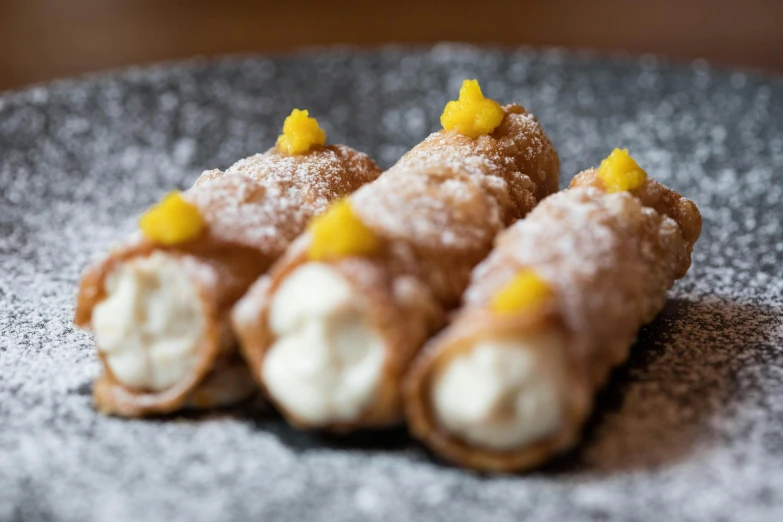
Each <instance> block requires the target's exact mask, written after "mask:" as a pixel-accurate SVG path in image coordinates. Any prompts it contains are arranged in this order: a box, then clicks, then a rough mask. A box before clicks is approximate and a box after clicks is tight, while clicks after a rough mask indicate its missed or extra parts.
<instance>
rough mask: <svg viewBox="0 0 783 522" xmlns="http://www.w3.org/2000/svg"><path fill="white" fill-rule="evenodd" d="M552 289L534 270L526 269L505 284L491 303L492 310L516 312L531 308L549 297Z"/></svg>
mask: <svg viewBox="0 0 783 522" xmlns="http://www.w3.org/2000/svg"><path fill="white" fill-rule="evenodd" d="M551 295H552V289H551V288H550V287H549V285H548V284H547V282H546V281H544V280H543V279H541V278H540V277H539V276H538V274H536V273H535V272H534V271H533V270H530V269H526V270H523V271H521V272H520V273H519V274H517V276H516V277H515V278H514V279H512V280H511V282H510V283H508V284H507V285H506V286H504V287H503V288H502V289H501V290H500V291H499V292H498V293H497V294H495V297H493V298H492V302H491V303H490V306H489V307H490V310H492V311H493V312H500V313H516V312H523V311H526V310H530V309H532V308H534V307H536V306H539V305H540V304H541V303H543V302H544V301H546V300H547V299H549V297H550V296H551Z"/></svg>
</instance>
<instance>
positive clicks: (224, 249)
mask: <svg viewBox="0 0 783 522" xmlns="http://www.w3.org/2000/svg"><path fill="white" fill-rule="evenodd" d="M379 174H380V169H379V168H378V167H377V165H375V163H374V162H373V161H372V160H371V159H369V158H368V157H367V156H366V155H364V154H361V153H358V152H356V151H353V150H352V149H350V148H348V147H344V146H339V145H333V146H329V147H319V148H318V149H317V150H314V151H311V152H309V153H308V154H305V155H301V156H283V155H281V154H280V153H279V152H278V151H277V150H276V149H272V150H270V151H269V152H267V153H266V154H259V155H257V156H252V157H250V158H246V159H244V160H241V161H240V162H238V163H237V164H235V165H234V166H233V167H231V168H230V169H229V170H228V171H226V172H225V173H223V172H221V171H219V170H213V171H207V172H205V173H204V174H202V176H201V177H200V178H199V179H198V180H197V182H196V184H195V185H194V187H193V188H192V189H190V190H189V191H188V192H187V193H186V194H185V197H186V198H187V199H189V200H190V201H191V202H193V203H194V204H195V205H196V206H198V207H199V210H200V212H201V214H202V215H203V217H204V220H205V222H206V223H207V230H206V232H205V233H204V234H202V235H201V236H200V237H199V238H197V239H195V240H193V241H191V242H188V243H185V244H181V245H176V246H173V247H162V246H159V245H155V244H153V243H151V242H149V241H147V240H145V239H143V238H142V237H140V236H139V237H136V238H134V239H131V240H129V241H128V242H127V243H126V244H125V245H123V246H121V247H119V248H117V249H114V250H113V251H111V252H110V253H109V254H108V255H107V256H106V257H104V258H103V259H100V260H98V261H97V262H96V263H95V264H93V265H92V266H91V267H90V268H88V269H87V271H86V273H85V275H84V277H83V279H82V281H81V284H80V286H79V292H78V295H77V299H76V312H75V318H74V321H75V323H76V324H77V326H81V327H84V328H89V327H90V323H91V319H92V312H93V309H94V307H95V306H96V305H97V304H98V303H99V302H100V301H102V300H103V298H104V297H105V295H104V286H105V280H106V277H107V276H108V275H109V274H110V273H112V271H114V270H115V269H116V268H117V267H118V266H119V265H120V264H121V263H123V262H126V261H128V260H130V259H132V258H135V257H144V256H148V255H150V254H151V253H152V252H155V251H162V252H166V253H168V254H169V255H173V256H175V257H177V258H178V259H179V261H180V263H181V265H182V268H183V270H184V271H185V272H186V273H187V274H188V276H189V277H190V279H191V280H192V282H193V283H194V285H195V286H196V288H197V289H198V292H199V297H200V300H201V305H202V309H203V310H204V315H205V321H206V333H205V335H204V338H203V341H202V345H201V347H200V348H199V362H198V364H197V366H196V368H195V369H194V371H193V372H192V374H190V375H189V376H188V378H187V379H186V380H184V381H182V382H179V383H177V384H176V385H175V386H173V387H172V388H170V389H167V390H164V391H162V392H151V391H149V390H133V389H129V388H127V387H125V386H123V385H122V384H121V383H119V382H118V381H117V380H116V379H115V378H114V376H113V375H112V373H111V370H110V368H109V366H108V365H107V364H105V359H104V356H103V354H102V353H101V352H100V351H99V352H98V355H99V357H100V358H101V361H102V363H103V367H104V374H103V375H102V376H101V377H100V378H99V379H98V380H97V381H96V383H95V386H94V391H93V395H94V398H95V402H96V406H97V407H98V409H99V410H101V411H102V412H105V413H114V414H118V415H123V416H143V415H152V414H161V413H168V412H171V411H175V410H177V409H179V408H181V407H182V406H183V405H185V404H186V403H187V404H194V397H195V396H194V394H198V392H199V386H200V385H201V383H203V382H204V381H205V379H208V378H209V379H211V380H212V381H214V380H215V377H216V375H215V373H214V372H219V371H221V368H222V367H224V366H225V365H226V364H227V362H228V361H231V360H233V359H234V358H235V357H236V344H235V342H234V338H233V334H232V332H231V330H230V321H229V318H228V315H229V312H230V310H231V307H232V306H233V305H234V303H235V302H236V301H237V300H238V299H239V298H240V297H241V296H242V295H243V294H244V293H245V291H246V290H247V288H248V287H249V286H250V285H251V284H252V283H253V282H254V281H255V280H256V279H257V278H258V277H259V276H261V275H262V274H263V273H264V272H266V270H267V269H268V268H269V266H270V265H271V264H272V263H273V262H274V261H275V260H276V259H277V258H278V257H279V256H280V255H281V254H282V253H283V252H284V250H285V248H286V247H287V246H288V244H289V243H290V242H291V241H292V240H293V239H294V238H295V237H296V236H297V235H298V234H299V233H300V232H301V231H302V230H303V229H304V227H305V226H306V223H307V221H308V220H309V219H310V218H311V217H312V216H314V215H315V214H316V213H319V212H321V211H323V210H324V209H325V208H326V206H327V205H328V204H329V203H330V202H332V201H334V200H335V199H337V198H340V197H343V196H345V195H347V194H349V193H351V192H353V191H354V190H355V189H357V188H358V187H360V186H361V185H362V184H364V183H366V182H368V181H371V180H373V179H375V178H376V177H377V176H378V175H379ZM202 391H203V390H202ZM210 393H211V392H210ZM213 395H214V394H213ZM196 402H198V401H196Z"/></svg>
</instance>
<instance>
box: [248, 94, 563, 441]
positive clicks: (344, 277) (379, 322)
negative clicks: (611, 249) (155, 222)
mask: <svg viewBox="0 0 783 522" xmlns="http://www.w3.org/2000/svg"><path fill="white" fill-rule="evenodd" d="M441 122H442V124H443V127H444V129H443V130H441V131H439V132H435V133H434V134H432V135H430V136H429V137H428V138H426V139H425V140H424V141H423V142H422V143H420V144H419V145H417V146H416V147H415V148H413V149H412V150H411V151H409V152H408V153H407V154H406V155H405V156H404V157H403V158H402V159H401V160H400V161H399V162H398V163H397V164H396V165H395V166H394V167H392V168H391V169H390V170H388V171H386V172H385V173H384V174H382V175H381V177H380V178H379V179H378V180H377V181H375V182H374V183H371V184H369V185H366V186H364V187H362V189H360V190H358V191H357V192H356V193H355V194H354V195H353V196H351V197H350V198H347V199H346V200H343V201H341V202H339V203H337V204H335V205H334V206H333V207H332V208H331V209H330V210H328V211H327V212H326V213H324V214H323V215H322V216H320V217H317V218H315V219H314V220H313V223H312V224H311V226H310V227H309V229H308V231H307V232H306V233H305V234H304V235H303V236H302V237H300V238H299V239H298V240H297V241H296V242H295V243H294V244H293V245H292V246H291V248H290V249H289V250H288V252H287V253H286V254H285V255H284V256H283V257H282V258H281V260H280V261H279V262H278V263H276V265H275V267H273V269H272V270H271V271H270V273H269V274H270V275H269V277H265V278H263V279H262V280H260V281H259V282H258V283H257V284H256V285H254V286H253V287H252V288H251V290H250V291H249V292H248V293H247V294H246V295H245V297H243V298H242V299H241V300H240V302H239V303H237V305H236V307H235V308H234V312H233V314H232V317H233V323H234V326H235V329H236V331H237V335H238V337H239V339H240V346H241V350H242V353H243V354H244V356H245V358H246V359H247V361H248V363H249V366H250V369H251V373H252V374H253V376H254V377H255V378H256V379H258V381H259V383H260V385H261V386H262V387H263V389H264V390H265V391H266V394H267V396H268V397H269V398H270V399H271V400H272V402H273V403H274V404H275V405H276V406H277V407H278V408H279V410H280V411H281V412H282V413H283V415H284V416H285V417H286V418H287V419H288V420H289V421H290V422H291V423H292V424H294V425H295V426H298V427H303V428H319V429H329V430H333V431H343V432H345V431H350V430H353V429H357V428H363V427H379V426H386V425H390V424H395V423H398V422H400V421H401V420H402V418H403V411H402V399H401V391H400V381H401V378H402V376H403V374H404V372H405V370H406V368H407V366H408V363H409V362H410V361H411V359H412V358H413V356H414V355H415V354H416V352H417V351H418V350H419V348H420V347H421V346H422V344H423V343H424V341H425V340H426V339H427V338H428V337H429V336H430V335H432V334H433V333H434V332H435V331H436V330H437V329H438V328H440V327H441V326H442V325H443V324H444V322H445V319H446V314H447V312H448V311H449V310H450V309H452V308H454V307H455V306H456V305H458V304H459V297H460V295H461V294H462V291H463V290H464V288H465V286H466V285H467V283H468V280H469V276H470V271H471V269H472V268H473V266H474V265H475V264H476V263H478V262H479V261H480V260H481V259H482V258H483V257H484V256H486V254H487V253H488V252H489V250H490V248H491V246H492V240H493V238H494V236H495V234H497V233H498V232H499V231H500V230H502V229H503V228H504V227H505V226H507V225H509V224H510V223H511V222H513V221H514V220H516V219H517V218H520V217H522V216H524V215H525V214H526V213H527V212H528V211H530V209H532V208H533V207H534V206H535V205H536V204H537V202H538V201H539V200H540V199H542V198H543V197H545V196H547V195H549V194H551V193H553V192H555V191H556V190H557V183H558V171H559V160H558V156H557V153H556V152H555V149H554V148H553V146H552V144H551V142H550V141H549V139H548V137H547V136H546V134H545V133H544V131H543V129H542V128H541V125H540V124H539V123H538V121H537V120H536V118H535V117H534V116H533V115H532V114H530V113H528V112H527V111H526V110H525V109H524V108H523V107H521V106H519V105H507V106H505V107H502V106H500V105H499V104H498V103H496V102H495V101H493V100H489V99H486V98H484V97H483V95H482V93H481V90H480V88H479V86H478V83H477V82H476V81H475V80H473V81H466V82H465V83H464V84H463V87H462V89H461V91H460V99H459V100H457V101H454V102H450V103H449V104H448V105H447V106H446V110H445V111H444V113H443V116H442V118H441Z"/></svg>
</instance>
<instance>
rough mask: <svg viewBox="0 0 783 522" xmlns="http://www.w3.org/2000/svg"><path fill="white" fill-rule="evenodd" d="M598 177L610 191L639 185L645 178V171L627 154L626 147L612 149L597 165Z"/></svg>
mask: <svg viewBox="0 0 783 522" xmlns="http://www.w3.org/2000/svg"><path fill="white" fill-rule="evenodd" d="M598 177H599V178H601V181H603V182H604V186H606V191H607V192H610V193H611V192H623V191H626V190H633V189H635V188H639V187H641V186H642V185H643V184H644V182H645V181H646V180H647V173H646V172H645V171H644V169H642V168H641V167H640V166H639V165H638V164H637V163H636V161H635V160H634V159H633V158H632V157H631V156H629V155H628V149H614V150H613V151H612V153H611V154H609V156H608V157H607V158H606V159H605V160H603V161H602V162H601V166H600V167H598Z"/></svg>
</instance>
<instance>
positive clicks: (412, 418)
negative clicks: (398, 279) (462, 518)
mask: <svg viewBox="0 0 783 522" xmlns="http://www.w3.org/2000/svg"><path fill="white" fill-rule="evenodd" d="M571 187H572V188H570V189H569V190H565V191H563V192H561V193H558V194H555V195H554V196H551V197H549V198H547V199H545V200H544V201H543V202H542V203H541V204H540V205H539V206H538V207H537V208H536V209H534V210H533V211H532V212H531V213H530V214H529V215H528V216H527V218H525V219H524V220H521V221H519V222H517V223H516V224H515V225H513V226H512V227H510V228H509V229H508V230H506V231H504V232H503V233H502V234H500V235H499V236H498V239H497V241H496V245H495V248H494V249H493V251H492V253H491V254H490V255H489V256H488V258H487V259H486V260H485V261H483V262H482V263H481V264H480V265H479V266H477V267H476V269H475V270H474V272H473V276H472V280H471V283H470V286H469V287H468V289H467V291H466V293H465V296H464V305H463V307H462V309H461V310H460V311H459V312H458V314H457V315H456V318H455V319H454V321H453V322H452V324H451V325H450V326H449V327H447V328H446V329H445V330H444V331H443V332H441V333H440V334H439V335H438V336H437V337H435V338H434V339H433V340H432V341H430V343H428V345H427V347H426V348H425V349H424V350H423V351H422V353H421V355H420V356H419V358H418V359H417V360H416V361H415V362H414V364H413V365H412V367H411V371H410V373H409V374H408V375H407V376H406V380H405V385H404V389H405V402H406V415H407V419H408V422H409V427H410V430H411V432H412V433H413V435H414V436H415V437H417V438H419V439H420V440H421V441H423V442H424V444H426V445H427V446H428V447H429V448H431V449H432V450H433V451H434V452H435V453H437V454H439V455H440V456H441V457H443V458H444V459H446V460H449V461H451V462H453V463H455V464H457V465H460V466H463V467H466V468H472V469H476V470H482V471H493V472H513V471H520V470H525V469H529V468H532V467H535V466H537V465H539V464H541V463H543V462H544V461H546V460H548V459H549V458H551V457H552V456H554V455H556V454H557V453H560V452H562V451H564V450H566V449H568V448H570V447H571V446H573V445H574V444H575V443H576V442H577V441H578V438H579V435H580V431H581V428H582V426H583V424H584V422H585V420H586V419H587V417H588V415H589V414H590V413H591V411H592V405H593V399H594V396H595V394H596V392H597V390H598V389H599V388H600V387H601V386H602V385H603V384H604V382H605V381H606V379H607V377H608V376H609V374H610V372H611V370H612V368H613V367H615V366H616V365H618V364H621V363H623V362H624V361H625V360H626V359H627V358H628V354H629V349H630V347H631V345H632V344H633V342H634V340H635V338H636V335H637V332H638V330H639V328H640V327H641V326H643V325H644V324H646V323H648V322H649V321H651V320H652V319H653V318H654V317H655V316H656V315H657V314H658V313H659V312H660V310H661V309H662V308H663V306H664V304H665V302H666V292H667V290H668V289H669V288H670V287H671V286H672V284H673V283H674V281H675V280H676V279H678V278H681V277H683V276H684V275H685V273H686V272H687V270H688V267H689V266H690V262H691V256H690V254H691V251H692V249H693V245H694V243H695V242H696V240H697V238H698V237H699V233H700V229H701V216H700V215H699V211H698V209H697V208H696V206H695V205H694V204H693V202H691V201H690V200H687V199H686V198H683V197H682V196H680V195H679V194H677V193H676V192H674V191H673V190H671V189H669V188H667V187H664V186H663V185H661V184H659V183H657V182H655V181H654V180H651V179H647V180H646V181H645V183H644V184H643V185H642V186H640V187H638V188H637V189H635V190H632V191H631V192H616V193H612V194H608V193H606V192H604V191H603V189H604V186H603V183H602V182H601V179H600V178H599V177H598V176H596V172H595V170H593V169H591V170H588V171H585V172H583V173H581V174H579V175H578V176H577V177H576V178H575V180H574V181H573V183H572V185H571ZM515 285H516V286H515ZM504 292H505V293H504ZM514 292H517V294H521V293H525V292H527V295H531V293H532V294H535V299H533V301H531V303H532V304H531V303H525V301H520V302H521V303H522V304H524V306H522V305H520V306H521V308H519V309H515V308H513V307H511V308H510V309H509V310H504V309H503V308H502V307H503V306H505V303H504V302H501V301H500V299H506V300H510V301H511V302H512V304H513V302H514V301H515V300H516V299H519V298H522V297H525V296H521V295H514ZM498 303H500V304H498Z"/></svg>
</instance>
